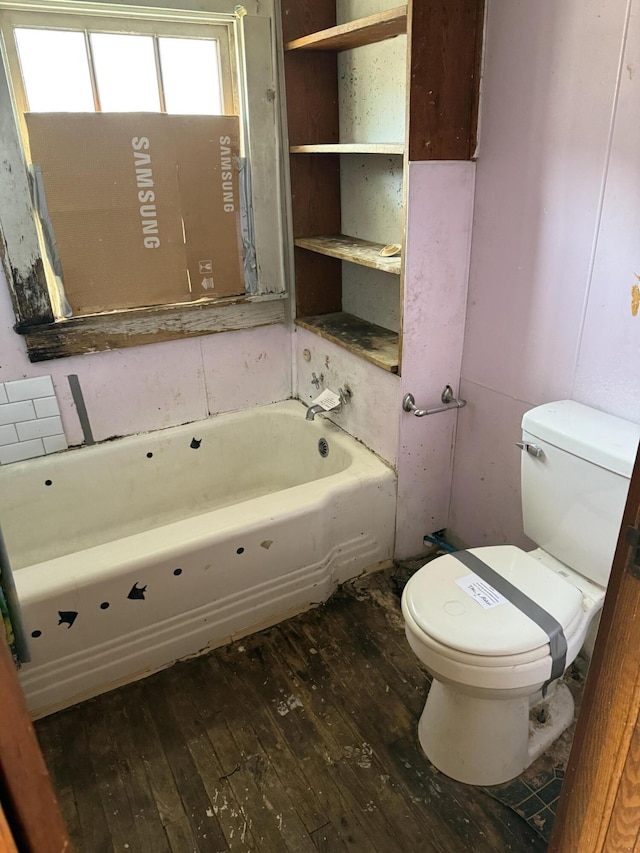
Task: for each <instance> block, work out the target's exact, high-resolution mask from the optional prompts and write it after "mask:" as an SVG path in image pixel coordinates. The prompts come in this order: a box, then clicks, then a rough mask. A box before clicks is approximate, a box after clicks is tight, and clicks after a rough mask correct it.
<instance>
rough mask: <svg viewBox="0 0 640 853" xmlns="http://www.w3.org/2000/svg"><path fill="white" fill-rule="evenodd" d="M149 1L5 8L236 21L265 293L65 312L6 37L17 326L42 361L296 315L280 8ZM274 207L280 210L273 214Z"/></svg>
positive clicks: (1, 156) (12, 0)
mask: <svg viewBox="0 0 640 853" xmlns="http://www.w3.org/2000/svg"><path fill="white" fill-rule="evenodd" d="M144 2H146V0H134V4H131V3H129V4H128V5H123V4H113V3H108V2H104V0H97V2H73V3H71V2H68V0H0V15H1V14H2V13H3V12H6V13H7V14H8V15H10V16H11V18H12V19H13V21H12V23H11V25H12V26H16V23H15V21H16V20H19V18H17V17H16V15H17V14H18V13H22V12H24V13H29V14H30V15H31V14H32V13H34V12H37V13H38V14H39V15H46V16H47V17H48V16H51V17H52V18H53V15H55V14H60V15H65V16H69V17H73V18H76V19H81V18H86V17H87V16H89V17H91V18H96V17H98V18H99V17H104V18H117V19H119V20H122V19H129V20H132V21H139V22H140V23H142V22H145V21H146V22H147V23H148V22H150V21H151V22H158V21H162V22H163V28H165V26H164V25H165V23H166V32H163V33H162V34H163V35H169V34H170V32H171V24H174V25H176V26H177V25H180V26H182V25H184V24H198V25H200V26H203V25H204V26H205V27H210V26H212V25H214V26H215V24H216V23H220V22H221V21H223V22H224V23H225V24H226V25H227V26H229V27H231V28H233V43H234V44H235V47H236V50H235V57H234V56H232V57H231V60H232V63H235V73H236V75H237V79H236V82H237V88H236V91H237V96H238V99H239V105H240V114H241V115H242V116H243V120H242V122H241V124H242V125H243V132H244V133H243V142H244V148H245V154H246V156H247V158H248V160H249V163H250V165H251V179H252V187H253V193H252V208H253V213H254V234H255V250H256V258H257V264H258V279H259V292H258V293H257V294H253V295H249V294H243V295H241V296H234V297H227V298H221V299H215V300H214V299H202V300H199V301H197V302H192V303H180V304H170V305H161V306H152V307H148V308H146V307H145V308H134V309H122V310H113V311H109V312H106V313H101V314H93V315H83V316H78V317H71V318H68V319H56V318H55V317H54V314H53V310H52V306H51V299H50V296H49V289H48V285H47V281H46V276H45V272H44V264H43V259H42V255H41V250H40V244H39V240H38V236H37V229H36V223H35V219H34V216H33V211H32V205H31V198H30V193H29V186H28V178H27V171H26V164H25V157H24V151H23V146H22V138H21V135H20V131H19V121H20V120H21V119H20V118H18V116H19V113H18V111H17V108H16V103H15V98H14V92H13V88H12V85H11V82H10V77H9V74H8V73H7V69H8V65H9V60H8V57H7V51H6V47H5V45H4V43H3V45H2V51H1V57H0V58H1V60H2V61H0V199H10V200H11V204H9V205H6V207H5V206H2V204H1V202H0V256H1V258H0V259H1V260H2V263H3V266H4V270H5V274H6V278H7V282H8V285H9V290H10V292H11V298H12V302H13V306H14V312H15V316H16V325H15V326H14V328H15V331H16V332H17V333H18V334H20V335H22V336H24V339H25V342H26V346H27V353H28V356H29V359H30V360H31V361H34V362H35V361H44V360H47V359H53V358H62V357H66V356H70V355H78V354H81V353H87V352H97V351H101V350H109V349H119V348H121V347H127V346H139V345H142V344H146V343H153V342H159V341H166V340H174V339H180V338H185V337H194V336H199V335H204V334H211V333H215V332H222V331H230V330H232V329H244V328H250V327H253V326H260V325H266V324H271V323H282V322H284V321H285V319H286V315H285V303H284V300H285V299H286V298H287V295H288V294H287V288H286V283H287V273H288V263H287V260H288V258H287V251H286V238H285V216H286V205H285V192H284V178H285V175H284V169H285V168H286V166H285V165H284V158H283V156H282V126H281V113H280V105H279V103H278V100H279V99H278V98H277V97H276V96H277V92H278V83H277V78H278V75H277V70H278V62H277V56H276V45H275V32H276V28H275V26H274V14H275V9H274V5H273V3H271V2H265V0H251V2H248V3H247V4H246V5H245V6H244V7H238V6H237V5H236V4H235V3H233V2H229V0H208V2H207V5H208V6H210V7H211V8H210V10H209V11H206V12H201V11H196V10H191V9H189V8H188V7H189V4H190V2H195V0H177V2H176V0H173V2H172V0H154V2H155V5H154V7H153V8H150V7H148V6H144V5H143V3H144ZM165 4H166V5H165ZM176 7H179V8H176ZM183 7H184V8H183ZM14 13H15V14H14ZM46 19H47V18H46V17H43V18H42V20H43V21H45V20H46ZM59 20H62V19H59ZM20 25H22V23H20ZM43 26H44V24H43ZM51 26H52V28H58V29H60V28H62V29H65V27H64V26H58V27H56V26H55V25H54V22H53V20H52V21H51ZM107 26H108V25H106V26H105V27H104V28H105V29H106V28H107ZM66 28H67V29H68V27H66ZM101 28H102V27H101ZM274 164H275V169H274ZM274 207H276V209H277V212H278V215H277V216H274V215H273V214H274Z"/></svg>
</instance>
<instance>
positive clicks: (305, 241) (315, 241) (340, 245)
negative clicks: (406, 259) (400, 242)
mask: <svg viewBox="0 0 640 853" xmlns="http://www.w3.org/2000/svg"><path fill="white" fill-rule="evenodd" d="M294 242H295V244H296V246H298V247H299V248H301V249H307V250H308V251H310V252H317V253H318V254H319V255H328V256H329V257H330V258H339V259H340V260H341V261H348V262H349V263H351V264H358V265H359V266H361V267H370V268H371V269H374V270H383V271H384V272H388V273H391V274H392V275H400V256H399V255H396V256H394V257H392V258H383V257H381V255H380V250H381V249H382V248H384V244H383V243H371V242H369V240H360V239H359V238H358V237H347V236H345V235H344V234H335V235H332V236H330V237H298V238H297V239H296V240H295V241H294Z"/></svg>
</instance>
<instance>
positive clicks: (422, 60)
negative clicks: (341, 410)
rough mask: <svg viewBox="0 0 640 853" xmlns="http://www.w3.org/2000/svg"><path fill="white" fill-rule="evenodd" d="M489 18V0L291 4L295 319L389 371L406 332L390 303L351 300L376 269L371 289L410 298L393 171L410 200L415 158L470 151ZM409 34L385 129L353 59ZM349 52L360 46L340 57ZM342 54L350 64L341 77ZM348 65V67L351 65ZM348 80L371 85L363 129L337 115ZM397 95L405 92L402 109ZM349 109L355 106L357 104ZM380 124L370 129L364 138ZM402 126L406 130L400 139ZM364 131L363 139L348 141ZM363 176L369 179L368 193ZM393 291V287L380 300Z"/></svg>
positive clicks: (462, 155) (353, 85)
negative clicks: (393, 250) (405, 292)
mask: <svg viewBox="0 0 640 853" xmlns="http://www.w3.org/2000/svg"><path fill="white" fill-rule="evenodd" d="M482 24H483V0H456V8H455V14H454V13H452V12H451V10H448V8H446V4H442V3H441V2H439V0H421V2H420V3H416V4H415V5H414V4H413V3H412V2H410V3H408V4H407V5H406V6H400V7H397V8H394V9H390V10H387V11H384V12H380V13H376V14H372V15H368V16H367V17H364V18H360V19H359V20H356V21H349V22H346V23H341V24H336V8H335V0H283V2H282V25H283V35H284V44H285V75H286V88H287V114H288V126H289V142H290V148H289V151H290V173H291V195H292V210H293V228H294V242H295V274H296V323H297V324H298V325H299V326H301V327H303V328H305V329H307V330H309V331H311V332H313V333H315V334H318V335H320V336H321V337H323V338H326V339H328V340H332V341H333V342H334V343H336V344H338V345H339V346H341V347H345V348H346V349H349V350H350V351H351V352H353V353H355V354H356V355H358V356H359V357H361V358H365V359H367V360H369V361H370V362H372V363H373V364H376V365H377V366H379V367H381V368H383V369H384V370H388V371H389V372H391V373H398V372H399V369H400V348H401V340H400V333H399V329H398V327H397V326H396V328H386V327H385V325H384V324H385V323H387V322H388V325H389V326H391V325H393V323H392V321H391V320H388V321H387V320H386V319H385V317H384V316H383V314H384V311H383V310H382V309H380V311H379V312H378V314H377V315H375V316H373V314H371V313H370V314H369V316H354V314H353V313H351V309H352V307H353V305H354V304H356V305H357V304H358V299H357V298H353V294H354V293H357V288H362V287H365V288H366V287H368V281H369V278H368V277H370V276H373V277H374V278H371V279H370V280H371V287H372V288H378V290H377V291H375V290H374V289H372V290H371V293H374V292H375V293H376V294H380V293H382V292H383V291H384V294H391V291H390V290H389V289H388V288H393V290H394V292H395V294H396V298H397V300H398V302H399V303H400V304H401V303H402V289H403V277H404V260H403V257H402V256H403V255H404V238H403V236H402V234H403V226H404V223H403V222H401V220H402V218H403V214H402V210H401V209H400V208H398V209H394V208H393V199H392V200H391V201H389V197H390V196H393V194H394V190H393V188H392V189H389V181H388V179H387V178H388V175H392V176H393V180H395V181H396V183H397V187H398V191H397V192H396V193H395V196H396V197H399V198H400V199H402V198H403V197H404V195H405V194H406V192H405V189H404V188H403V185H402V182H403V181H404V182H405V183H406V180H407V166H408V163H409V161H410V160H412V159H413V160H434V159H443V160H450V159H470V158H471V156H472V154H473V152H474V148H475V125H476V113H477V89H478V78H479V73H478V71H479V56H480V40H481V35H482ZM405 34H406V35H407V40H406V41H407V49H406V59H404V58H403V60H402V67H401V68H400V69H396V71H397V74H396V80H395V82H393V84H392V86H391V88H390V90H389V91H386V92H383V93H382V96H381V97H380V99H379V106H380V108H381V111H382V112H383V113H384V111H385V109H387V110H388V109H389V107H392V108H393V111H394V115H395V118H394V122H395V124H393V126H392V127H383V128H382V130H380V128H379V127H378V126H376V125H375V123H372V122H371V121H370V119H369V113H371V112H373V111H374V108H375V107H376V105H377V102H376V95H375V92H374V93H372V92H371V88H372V84H371V80H370V78H369V77H368V75H366V74H358V73H351V74H349V73H345V68H349V67H350V68H352V69H356V70H357V69H358V68H359V66H358V64H357V62H358V60H357V58H356V57H357V56H363V55H364V54H361V53H359V50H360V49H364V50H365V52H366V51H369V50H370V48H369V46H371V45H376V44H379V43H381V42H385V41H388V40H389V39H394V38H396V37H399V36H403V35H405ZM396 44H399V43H396ZM374 50H376V49H374ZM377 50H381V51H384V50H386V48H384V47H383V46H381V47H380V48H378V49H377ZM389 50H392V49H391V48H389ZM344 51H356V53H355V54H346V59H343V60H339V58H338V57H339V54H341V53H342V52H344ZM368 55H369V56H371V53H369V54H368ZM393 56H394V58H395V57H397V52H394V53H393ZM385 57H386V54H380V58H379V60H378V58H377V57H376V59H375V60H374V66H375V67H377V69H378V73H382V74H384V73H386V72H388V73H389V74H392V73H393V71H394V69H393V68H391V67H390V64H389V65H387V64H385ZM339 62H340V63H343V64H342V65H341V66H340V67H341V69H342V70H341V73H340V74H339ZM349 62H351V63H352V65H351V66H349V65H348V64H345V63H349ZM376 63H377V65H376ZM374 66H372V67H374ZM380 69H383V70H382V72H381V71H380ZM339 78H340V79H339ZM407 80H408V81H409V90H408V91H407V92H406V93H405V91H404V86H405V81H407ZM379 82H380V81H379V80H378V85H379ZM358 85H360V86H361V89H360V90H358V89H357V87H358ZM345 87H350V88H348V92H349V94H350V95H351V93H352V91H362V93H363V97H364V98H365V99H367V100H366V102H365V107H366V109H361V110H360V113H359V115H360V116H361V115H362V114H366V116H367V120H366V121H365V122H364V130H363V129H362V128H360V127H356V129H355V131H354V130H353V127H349V128H348V129H347V131H346V132H345V128H344V127H341V118H342V119H344V118H345V116H340V106H339V105H340V101H341V96H343V104H342V108H343V109H345V108H344V100H345V99H344V92H345ZM396 93H397V96H396ZM405 94H406V99H405ZM385 98H386V100H385ZM398 98H402V101H403V104H404V113H402V112H401V107H402V105H398V103H397V101H398ZM356 101H357V96H356ZM399 106H400V113H399V111H398V107H399ZM345 112H346V110H345ZM352 112H353V113H354V114H356V113H358V109H357V106H356V108H354V109H353V110H352ZM398 113H399V115H398ZM350 118H352V116H351V117H350ZM367 122H368V123H367ZM346 123H348V122H346ZM371 127H374V132H372V133H370V136H371V137H373V138H367V132H368V131H370V129H371ZM393 127H395V128H396V133H395V134H394V133H392V131H393ZM405 129H406V135H407V138H406V139H404V140H403V139H400V140H398V139H397V136H398V135H399V136H402V135H403V134H404V133H405ZM398 131H399V132H398ZM394 135H395V136H396V139H395V140H394V139H393V137H394ZM376 136H377V137H378V138H377V139H376ZM359 137H363V140H362V141H349V140H350V138H351V140H354V139H355V140H357V139H358V138H359ZM385 137H386V139H388V138H389V137H391V139H392V140H393V141H386V140H385ZM355 158H359V159H357V160H356V159H355ZM400 158H402V160H401V161H400ZM400 163H401V165H399V164H400ZM372 164H373V165H372ZM385 170H386V172H385ZM359 180H360V181H363V182H364V183H365V184H368V185H367V187H366V189H365V191H363V192H362V194H361V195H359V193H360V190H359V188H358V181H359ZM372 184H375V186H376V188H377V187H378V186H380V187H381V188H382V190H383V191H385V192H386V193H387V198H386V200H385V204H386V207H385V208H384V213H383V215H382V214H381V216H380V217H378V219H379V220H381V221H375V217H374V216H372V215H370V214H371V208H372V207H374V208H375V207H376V205H375V203H373V204H372V203H371V199H372V189H371V186H372ZM341 190H342V196H341ZM345 191H346V192H347V193H355V199H354V200H350V199H349V198H348V197H347V198H345V195H344V194H345ZM385 216H387V218H388V228H387V227H386V226H387V220H386V219H385ZM350 232H351V233H350ZM387 238H388V239H387ZM385 239H386V242H387V243H392V242H394V243H395V242H398V243H402V256H401V257H392V258H383V257H381V256H380V250H381V249H382V247H383V245H384V243H382V242H380V241H381V240H385ZM357 270H360V272H358V273H357V275H356V271H357ZM372 270H373V271H375V272H371V271H372ZM376 276H377V278H375V277H376ZM380 276H382V278H380ZM343 286H344V288H347V291H348V292H349V293H350V294H351V296H350V298H349V299H347V300H346V301H347V302H348V303H349V305H350V311H344V310H343ZM380 288H382V290H380ZM347 291H345V293H346V292H347ZM388 298H389V296H387V295H385V297H384V300H382V302H384V301H385V300H388ZM371 301H372V299H369V300H368V302H367V300H361V305H362V306H364V307H363V310H362V313H363V315H366V314H367V311H370V310H371V309H370V303H371ZM382 302H381V304H382ZM365 303H366V305H365ZM385 304H388V303H385ZM357 313H360V312H357ZM374 313H375V312H374Z"/></svg>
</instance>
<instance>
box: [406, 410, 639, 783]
mask: <svg viewBox="0 0 640 853" xmlns="http://www.w3.org/2000/svg"><path fill="white" fill-rule="evenodd" d="M522 427H523V433H522V439H523V440H522V442H521V443H519V444H518V446H519V447H520V448H521V449H522V451H523V452H522V465H521V480H522V506H523V521H524V530H525V533H526V534H527V536H528V537H529V538H530V539H532V540H533V541H534V542H535V543H536V544H537V545H539V546H540V547H538V548H537V549H535V550H533V551H523V550H521V549H520V548H517V547H516V546H514V545H496V546H488V547H482V548H471V549H468V550H467V551H460V552H457V553H451V554H446V555H444V556H442V557H438V558H437V559H435V560H432V561H431V562H429V563H427V564H426V565H425V566H423V567H422V568H421V569H419V570H418V571H417V572H416V573H415V574H414V575H413V576H412V577H411V578H410V580H409V582H408V583H407V585H406V587H405V590H404V593H403V598H402V612H403V615H404V620H405V631H406V636H407V640H408V642H409V645H410V646H411V648H412V649H413V651H414V652H415V654H416V655H417V656H418V658H419V659H420V660H421V661H422V663H423V664H424V666H425V667H426V669H427V671H428V672H429V673H430V675H431V676H432V684H431V687H430V690H429V693H428V695H427V700H426V703H425V707H424V711H423V712H422V716H421V718H420V722H419V725H418V738H419V741H420V745H421V746H422V749H423V750H424V752H425V754H426V756H427V758H429V759H430V761H431V762H432V763H433V764H434V765H435V766H436V767H437V768H438V769H439V770H441V771H442V772H443V773H445V774H446V775H448V776H451V777H452V778H454V779H456V780H458V781H460V782H466V783H469V784H472V785H497V784H500V783H503V782H506V781H508V780H510V779H513V778H514V777H516V776H518V775H519V774H520V773H522V771H523V770H525V769H526V768H527V767H528V766H529V765H530V764H531V763H532V762H533V761H534V760H535V759H536V758H537V757H538V756H539V755H541V754H542V753H543V752H544V751H545V750H546V749H547V748H548V747H549V746H550V745H551V744H552V743H553V741H554V740H556V738H558V737H559V736H560V734H562V732H563V731H565V729H566V728H567V727H568V726H569V725H570V724H571V722H572V720H573V717H574V703H573V698H572V696H571V693H570V691H569V689H568V687H567V685H566V684H565V683H564V682H563V680H562V674H563V672H564V671H565V670H566V668H567V667H568V666H570V665H571V663H572V662H573V661H574V660H575V658H576V656H577V654H578V652H579V651H580V649H581V647H582V646H583V644H584V641H585V639H586V636H587V632H588V630H589V627H590V626H591V625H592V623H593V620H594V617H595V616H596V615H597V614H598V613H599V611H600V609H601V608H602V604H603V600H604V595H605V589H606V584H607V581H608V577H609V572H610V569H611V563H612V560H613V555H614V552H615V546H616V542H617V538H618V531H619V528H620V524H621V520H622V514H623V511H624V504H625V501H626V496H627V491H628V487H629V480H630V477H631V471H632V467H633V463H634V460H635V456H636V451H637V447H638V439H639V438H640V427H638V426H637V425H636V424H631V423H629V422H628V421H623V420H621V419H620V418H615V417H613V416H611V415H607V414H604V413H603V412H598V411H595V410H594V409H590V408H588V407H587V406H583V405H581V404H579V403H575V402H573V401H569V400H563V401H560V402H558V403H549V404H546V405H545V406H539V407H537V408H536V409H533V410H531V411H530V412H527V413H526V414H525V415H524V418H523V422H522Z"/></svg>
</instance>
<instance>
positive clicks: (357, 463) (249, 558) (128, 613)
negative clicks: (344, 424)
mask: <svg viewBox="0 0 640 853" xmlns="http://www.w3.org/2000/svg"><path fill="white" fill-rule="evenodd" d="M320 450H322V452H323V454H325V451H326V454H325V455H321V453H320ZM395 508H396V477H395V474H394V472H393V471H392V470H391V469H390V468H389V467H387V465H386V464H385V463H384V462H382V461H381V460H380V459H379V458H378V457H377V456H375V454H373V453H372V452H371V451H369V450H367V449H366V448H365V447H363V446H362V445H361V444H359V443H358V442H357V441H355V440H354V439H353V438H352V437H351V436H349V435H347V434H346V433H344V432H343V431H342V430H340V429H339V428H338V427H336V426H334V425H333V424H332V423H330V422H329V421H327V420H325V419H324V418H316V420H315V421H313V422H310V421H306V420H305V408H304V406H303V405H302V404H301V403H299V402H297V401H288V402H285V403H277V404H275V405H271V406H264V407H260V408H254V409H251V410H248V411H245V412H240V413H234V414H227V415H221V416H218V417H215V418H209V419H208V420H205V421H199V422H197V423H193V424H188V425H186V426H180V427H172V428H170V429H165V430H159V431H157V432H151V433H147V434H144V435H137V436H132V437H128V438H121V439H116V440H113V441H106V442H103V443H101V444H98V445H94V446H92V447H84V448H79V449H76V450H70V451H66V452H63V453H59V454H55V455H52V456H46V457H43V458H40V459H33V460H29V461H26V462H17V463H14V464H12V465H7V466H4V467H3V468H1V469H0V520H1V522H2V527H3V530H4V533H5V538H6V541H7V546H8V549H9V554H10V558H11V563H12V566H13V568H14V572H15V580H16V587H17V590H18V595H19V598H20V602H21V606H22V610H23V617H24V620H25V624H26V628H27V636H28V637H29V642H30V648H31V655H32V661H31V662H30V663H27V664H25V665H24V666H23V668H22V670H21V681H22V685H23V688H24V691H25V693H26V696H27V701H28V703H29V706H30V708H31V710H32V712H33V714H34V716H42V715H44V714H46V713H50V712H51V711H53V710H56V709H59V708H62V707H65V706H67V705H70V704H73V703H74V702H77V701H79V700H80V699H83V698H87V697H89V696H92V695H95V694H97V693H100V692H103V691H105V690H108V689H111V688H112V687H114V686H117V685H119V684H122V683H125V682H127V681H130V680H133V679H135V678H139V677H141V676H143V675H146V674H149V673H151V672H153V671H155V670H158V669H160V668H162V667H165V666H168V665H169V664H171V663H173V662H174V661H176V660H178V659H180V658H184V657H187V656H190V655H193V654H196V653H198V652H201V651H204V650H208V649H212V648H215V647H216V646H220V645H222V644H224V643H228V642H230V641H231V640H233V639H236V638H238V637H241V636H243V635H246V634H249V633H251V632H253V631H256V630H259V629H261V628H264V627H266V626H268V625H273V624H275V623H276V622H279V621H281V620H282V619H285V618H287V617H289V616H291V615H293V614H295V613H300V612H302V611H303V610H305V609H306V608H308V607H311V606H313V605H314V604H318V603H320V602H322V601H325V600H326V599H327V598H328V597H329V595H331V593H332V592H333V590H334V589H335V588H336V586H337V585H338V584H340V583H342V582H344V581H346V580H348V579H349V578H353V577H355V576H356V575H358V574H360V573H361V572H363V571H365V570H370V569H373V568H376V567H381V566H384V565H390V563H391V557H392V554H393V538H394V526H395Z"/></svg>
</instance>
